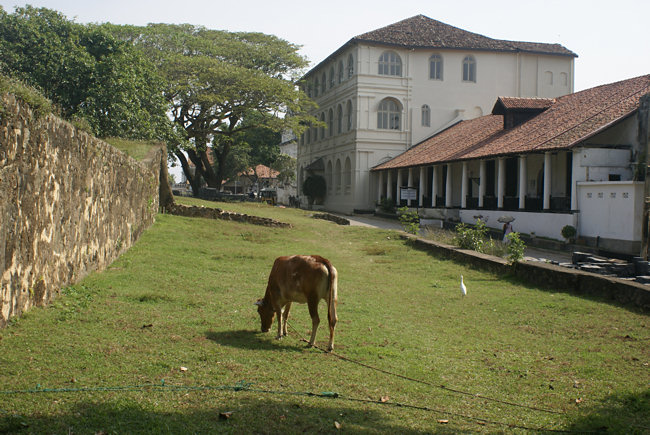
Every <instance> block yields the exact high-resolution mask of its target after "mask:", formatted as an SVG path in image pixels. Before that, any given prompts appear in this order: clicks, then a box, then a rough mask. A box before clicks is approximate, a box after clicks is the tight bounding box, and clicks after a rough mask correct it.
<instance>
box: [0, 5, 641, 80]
mask: <svg viewBox="0 0 650 435" xmlns="http://www.w3.org/2000/svg"><path fill="white" fill-rule="evenodd" d="M26 4H30V5H32V6H35V7H46V8H49V9H54V10H57V11H59V12H62V13H63V14H64V15H65V16H66V17H68V18H69V19H71V20H74V21H76V22H78V23H103V22H111V23H115V24H134V25H146V24H147V23H174V24H178V23H189V24H196V25H202V26H205V27H207V28H210V29H218V30H228V31H233V32H234V31H255V32H262V33H267V34H272V35H276V36H278V37H280V38H282V39H285V40H287V41H289V42H291V43H293V44H297V45H300V46H301V47H302V48H301V49H300V53H301V54H302V55H303V56H305V57H306V58H307V59H308V60H309V61H310V62H311V64H312V66H315V65H316V64H318V63H319V62H320V61H322V60H323V59H325V58H326V57H327V56H328V55H329V54H331V53H332V52H334V51H335V50H336V49H338V48H339V47H341V46H342V45H343V44H345V43H346V42H347V41H349V40H350V39H351V38H353V37H354V36H357V35H360V34H362V33H366V32H368V31H371V30H375V29H378V28H381V27H384V26H387V25H389V24H392V23H395V22H397V21H400V20H402V19H405V18H409V17H412V16H414V15H418V14H422V15H426V16H427V17H430V18H433V19H436V20H438V21H442V22H444V23H446V24H450V25H452V26H455V27H460V28H461V29H464V30H467V31H470V32H474V33H479V34H481V35H484V36H488V37H490V38H495V39H507V40H513V41H529V42H546V43H559V44H562V45H563V46H565V47H566V48H568V49H569V50H571V51H573V52H574V53H577V54H578V58H577V59H576V60H575V82H574V83H575V90H576V91H580V90H583V89H587V88H591V87H594V86H598V85H602V84H607V83H612V82H615V81H618V80H623V79H628V78H632V77H637V76H640V75H644V74H650V37H649V36H650V35H649V32H648V21H647V20H648V17H650V1H648V0H616V1H612V0H607V1H605V0H544V1H539V0H535V1H532V0H517V1H511V0H490V1H485V0H462V1H461V0H420V1H416V0H390V1H389V0H372V1H370V0H318V1H311V2H310V1H304V0H302V1H297V0H280V1H273V0H239V1H226V2H223V1H215V0H184V1H178V0H174V1H172V0H111V1H107V0H30V1H17V0H0V5H1V6H2V7H3V8H4V9H5V11H7V12H10V13H11V12H13V10H14V6H25V5H26Z"/></svg>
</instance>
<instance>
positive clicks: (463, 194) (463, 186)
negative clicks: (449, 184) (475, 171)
mask: <svg viewBox="0 0 650 435" xmlns="http://www.w3.org/2000/svg"><path fill="white" fill-rule="evenodd" d="M462 174H463V175H462V177H463V178H462V180H461V183H460V208H467V162H463V172H462Z"/></svg>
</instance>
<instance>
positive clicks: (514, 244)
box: [506, 232, 526, 264]
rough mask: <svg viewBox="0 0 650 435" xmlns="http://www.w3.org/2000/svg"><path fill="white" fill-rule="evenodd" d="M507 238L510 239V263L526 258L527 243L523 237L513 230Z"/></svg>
mask: <svg viewBox="0 0 650 435" xmlns="http://www.w3.org/2000/svg"><path fill="white" fill-rule="evenodd" d="M506 239H508V248H507V252H508V254H507V256H506V258H507V259H508V261H509V262H510V264H512V263H516V262H517V261H519V260H522V259H523V258H524V252H525V249H526V244H525V243H524V241H523V240H521V237H519V233H516V232H512V233H510V234H508V235H507V236H506Z"/></svg>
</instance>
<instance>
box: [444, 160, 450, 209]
mask: <svg viewBox="0 0 650 435" xmlns="http://www.w3.org/2000/svg"><path fill="white" fill-rule="evenodd" d="M445 207H451V163H449V164H447V185H446V186H445Z"/></svg>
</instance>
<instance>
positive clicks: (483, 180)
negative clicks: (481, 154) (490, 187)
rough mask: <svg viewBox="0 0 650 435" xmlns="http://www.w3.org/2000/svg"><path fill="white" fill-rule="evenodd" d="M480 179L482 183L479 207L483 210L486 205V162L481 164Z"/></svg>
mask: <svg viewBox="0 0 650 435" xmlns="http://www.w3.org/2000/svg"><path fill="white" fill-rule="evenodd" d="M479 177H480V181H479V184H478V207H479V208H482V207H483V205H484V202H483V198H484V197H485V186H486V181H487V180H486V178H485V160H481V162H480V166H479Z"/></svg>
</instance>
